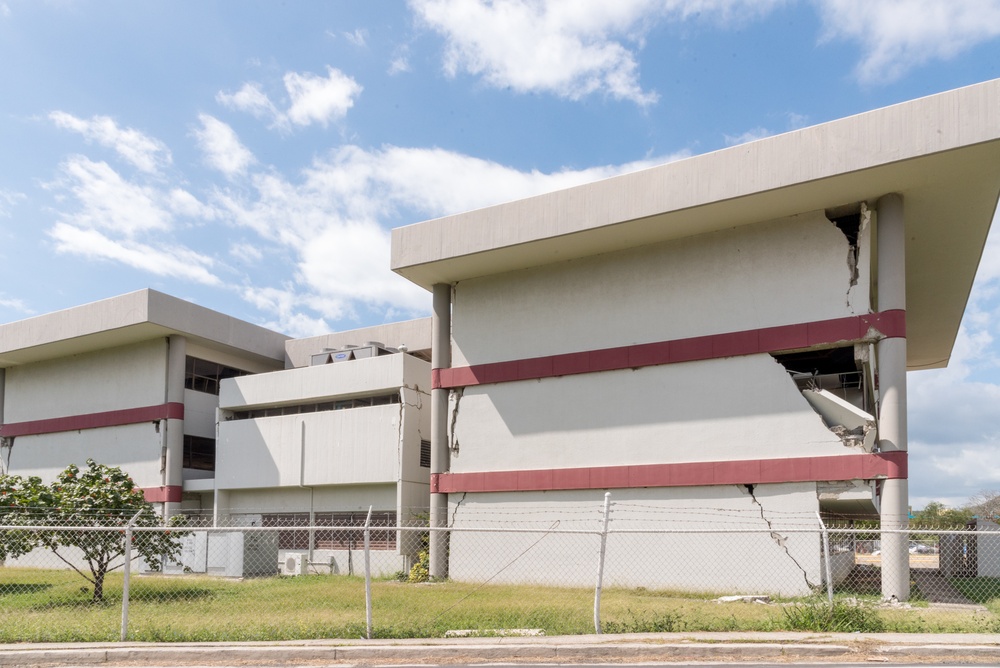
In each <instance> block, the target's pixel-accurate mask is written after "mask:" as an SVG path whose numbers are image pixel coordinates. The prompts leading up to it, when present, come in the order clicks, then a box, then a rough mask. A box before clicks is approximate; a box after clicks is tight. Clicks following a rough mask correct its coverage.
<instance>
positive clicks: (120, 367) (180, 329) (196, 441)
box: [0, 290, 288, 515]
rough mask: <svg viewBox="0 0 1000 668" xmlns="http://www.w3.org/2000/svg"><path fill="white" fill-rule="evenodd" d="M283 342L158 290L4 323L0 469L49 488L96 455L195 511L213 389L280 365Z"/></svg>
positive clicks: (208, 471) (169, 510)
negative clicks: (39, 480) (68, 470)
mask: <svg viewBox="0 0 1000 668" xmlns="http://www.w3.org/2000/svg"><path fill="white" fill-rule="evenodd" d="M287 338H288V337H286V336H283V335H281V334H278V333H276V332H272V331H270V330H268V329H265V328H263V327H258V326H256V325H251V324H250V323H246V322H242V321H240V320H236V319H235V318H231V317H229V316H225V315H223V314H221V313H217V312H215V311H211V310H209V309H206V308H203V307H201V306H197V305H195V304H191V303H190V302H186V301H183V300H180V299H177V298H175V297H170V296H168V295H165V294H162V293H159V292H156V291H154V290H140V291H138V292H133V293H130V294H126V295H122V296H119V297H114V298H112V299H105V300H102V301H99V302H94V303H92V304H86V305H84V306H78V307H75V308H71V309H66V310H64V311H58V312H55V313H49V314H46V315H42V316H38V317H34V318H29V319H27V320H22V321H19V322H13V323H9V324H6V325H0V462H2V471H3V472H10V473H16V474H19V475H24V476H29V475H37V476H39V477H41V478H42V479H43V480H44V481H46V482H47V481H49V480H51V479H53V478H54V477H55V475H56V474H57V473H58V472H59V471H61V470H62V469H64V468H65V467H66V466H67V465H68V464H71V463H76V464H78V465H83V464H84V462H85V460H86V459H87V458H93V459H95V460H97V461H99V462H101V463H102V464H109V465H112V466H121V467H122V468H123V469H124V470H126V471H128V472H129V474H130V475H132V477H133V479H134V480H135V482H136V485H137V486H138V487H141V488H142V489H143V491H144V492H145V495H146V499H147V500H149V501H152V502H154V503H158V504H162V509H163V511H164V512H165V513H166V514H168V515H171V514H174V513H176V512H179V511H180V510H181V509H182V508H185V509H187V510H189V511H197V510H199V509H201V508H202V507H203V505H202V504H203V500H202V495H201V494H200V493H199V492H197V491H194V492H192V491H190V490H191V489H192V486H194V488H198V485H199V482H197V481H199V480H200V479H205V478H207V479H209V480H210V479H211V478H212V475H213V469H214V459H215V411H216V408H217V407H218V394H219V384H220V382H221V381H223V380H224V379H226V378H229V377H234V376H239V375H244V374H252V373H260V372H265V371H273V370H276V369H281V368H283V367H284V362H285V349H284V344H285V341H286V340H287ZM209 508H211V506H209Z"/></svg>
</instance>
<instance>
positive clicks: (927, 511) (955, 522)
mask: <svg viewBox="0 0 1000 668" xmlns="http://www.w3.org/2000/svg"><path fill="white" fill-rule="evenodd" d="M971 519H972V513H970V512H969V511H968V510H967V509H964V508H949V507H948V506H946V505H944V504H943V503H940V502H938V501H931V502H930V503H928V504H927V505H926V506H924V509H923V510H918V511H917V512H916V513H914V514H913V519H912V521H911V522H910V524H911V526H914V527H919V528H927V529H953V528H955V527H963V526H965V524H966V523H968V521H969V520H971Z"/></svg>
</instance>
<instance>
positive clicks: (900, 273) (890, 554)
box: [875, 194, 910, 601]
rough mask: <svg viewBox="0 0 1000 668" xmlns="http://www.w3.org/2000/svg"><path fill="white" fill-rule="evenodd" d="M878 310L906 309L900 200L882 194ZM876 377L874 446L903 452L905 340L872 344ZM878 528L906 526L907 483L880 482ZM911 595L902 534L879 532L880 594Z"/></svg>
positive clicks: (905, 540) (906, 547) (906, 544)
mask: <svg viewBox="0 0 1000 668" xmlns="http://www.w3.org/2000/svg"><path fill="white" fill-rule="evenodd" d="M877 206H878V209H877V211H878V219H877V225H878V309H879V310H880V311H888V310H891V309H904V310H905V309H906V225H905V219H904V216H903V198H902V197H900V196H899V195H897V194H890V195H885V196H884V197H882V198H880V199H879V201H878V205H877ZM875 351H876V355H877V356H878V377H879V396H880V404H879V416H878V417H879V420H878V426H879V450H880V451H882V452H906V449H907V437H906V339H905V338H888V339H882V340H881V341H879V342H878V344H877V346H876V349H875ZM881 512H882V515H881V518H880V519H881V523H882V528H883V529H906V528H908V527H909V524H910V519H909V517H910V516H909V489H908V484H907V481H906V480H905V479H904V480H886V481H885V482H883V484H882V498H881ZM893 596H895V597H896V598H897V599H898V600H900V601H906V600H907V599H909V597H910V553H909V536H908V535H907V534H883V535H882V597H883V598H886V599H888V598H890V597H893Z"/></svg>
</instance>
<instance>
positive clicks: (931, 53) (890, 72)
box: [819, 0, 1000, 83]
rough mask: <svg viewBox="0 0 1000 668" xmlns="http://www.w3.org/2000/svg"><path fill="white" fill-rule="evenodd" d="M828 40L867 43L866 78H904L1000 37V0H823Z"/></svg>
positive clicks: (861, 74) (860, 72) (862, 71)
mask: <svg viewBox="0 0 1000 668" xmlns="http://www.w3.org/2000/svg"><path fill="white" fill-rule="evenodd" d="M819 8H820V15H821V17H822V20H823V37H822V39H823V40H833V39H843V40H849V41H852V42H857V43H859V44H860V46H861V53H862V57H861V61H860V62H859V63H858V65H857V68H856V69H855V74H856V76H857V77H858V79H859V80H860V81H861V82H863V83H885V82H890V81H894V80H896V79H898V78H899V77H901V76H903V74H905V73H906V72H907V71H909V70H910V69H912V68H914V67H918V66H920V65H923V64H925V63H927V62H929V61H931V60H947V59H949V58H952V57H954V56H956V55H958V54H959V53H961V52H963V51H967V50H968V49H971V48H972V47H974V46H976V45H977V44H979V43H981V42H984V41H986V40H989V39H993V38H995V37H997V36H1000V0H961V1H959V2H956V1H955V0H879V1H878V2H873V1H872V0H821V1H820V2H819Z"/></svg>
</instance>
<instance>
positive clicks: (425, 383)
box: [219, 354, 430, 410]
mask: <svg viewBox="0 0 1000 668" xmlns="http://www.w3.org/2000/svg"><path fill="white" fill-rule="evenodd" d="M404 384H405V385H409V386H412V387H420V388H422V389H423V390H424V391H427V390H428V389H429V386H430V365H429V364H428V363H427V362H424V361H423V360H419V359H416V358H414V357H411V356H410V355H405V354H395V355H384V356H382V357H372V358H368V359H360V360H352V361H350V362H340V363H337V364H324V365H321V366H311V367H302V368H298V369H286V370H283V371H274V372H272V373H262V374H256V375H252V376H241V377H239V378H233V379H230V380H227V381H226V382H223V383H222V385H221V388H220V392H219V406H221V407H222V408H226V409H231V410H233V409H239V408H244V407H247V406H281V405H291V404H298V403H302V402H303V401H307V400H309V401H324V400H332V399H333V398H335V397H345V396H361V395H365V394H369V395H370V394H375V393H377V392H379V391H382V390H387V391H391V390H393V389H395V388H399V387H402V386H403V385H404Z"/></svg>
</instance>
